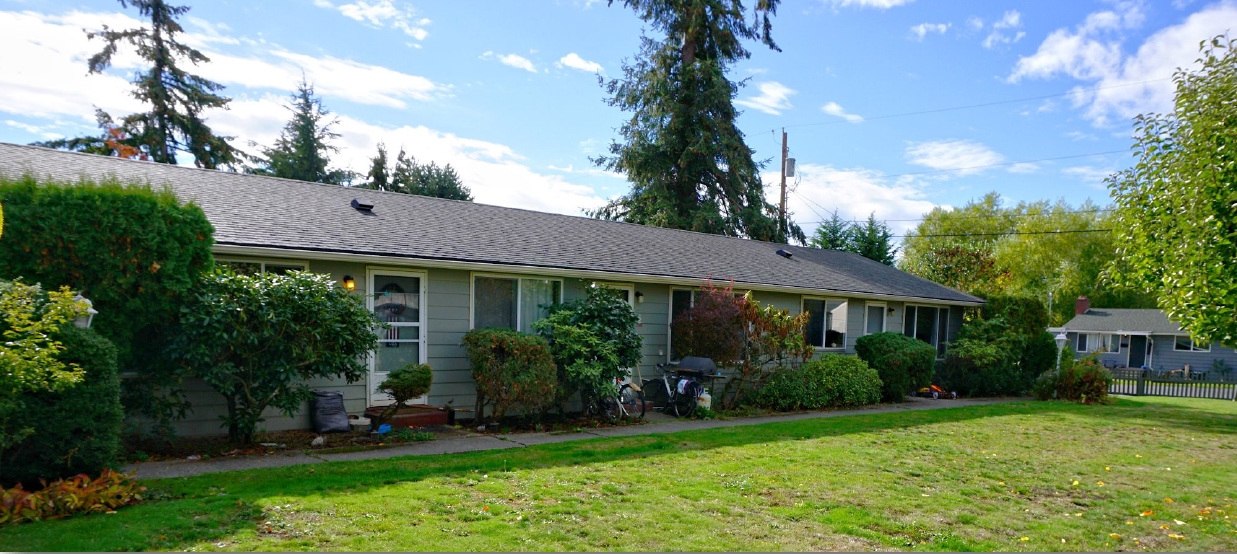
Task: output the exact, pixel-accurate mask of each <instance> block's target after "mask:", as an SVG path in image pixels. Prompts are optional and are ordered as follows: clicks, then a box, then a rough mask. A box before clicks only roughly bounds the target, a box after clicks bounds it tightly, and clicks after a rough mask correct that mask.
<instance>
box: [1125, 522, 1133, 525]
mask: <svg viewBox="0 0 1237 554" xmlns="http://www.w3.org/2000/svg"><path fill="white" fill-rule="evenodd" d="M1125 524H1126V525H1133V524H1134V522H1133V521H1127V522H1125Z"/></svg>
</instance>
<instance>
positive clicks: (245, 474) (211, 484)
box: [0, 398, 1237, 550]
mask: <svg viewBox="0 0 1237 554" xmlns="http://www.w3.org/2000/svg"><path fill="white" fill-rule="evenodd" d="M1225 411H1227V410H1225ZM1045 412H1052V413H1060V414H1061V415H1082V416H1086V417H1091V418H1096V419H1099V420H1111V421H1112V422H1113V423H1117V422H1121V423H1125V424H1128V423H1130V422H1135V424H1138V425H1147V426H1156V427H1164V428H1173V429H1180V430H1183V431H1185V430H1188V431H1192V432H1206V433H1226V434H1227V433H1234V432H1237V409H1235V410H1234V412H1235V413H1217V412H1209V411H1205V410H1202V409H1199V408H1194V407H1191V406H1182V405H1170V404H1158V403H1154V402H1151V403H1147V402H1143V401H1135V400H1129V399H1120V398H1119V399H1117V400H1116V402H1115V403H1114V404H1112V405H1109V406H1080V405H1076V404H1068V403H1055V402H1054V403H1045V402H1026V403H1021V402H1019V403H1009V404H992V405H985V406H970V407H963V408H957V409H948V410H924V411H907V412H892V413H881V414H871V415H856V416H848V417H839V418H824V419H809V420H800V421H790V422H776V423H766V424H760V425H751V426H741V427H730V428H717V429H709V430H703V431H685V432H680V433H673V434H664V435H642V436H634V437H623V438H598V439H593V440H587V441H579V442H569V443H558V444H546V445H539V446H532V447H527V448H521V449H518V450H501V451H487V452H471V453H462V454H447V455H438V456H415V457H403V458H390V459H385V460H368V461H358V462H332V463H325V464H316V465H311V466H292V467H283V468H271V469H261V470H250V471H241V472H235V473H223V474H213V475H202V476H196V477H190V478H184V479H171V480H163V481H155V482H151V483H149V486H151V487H152V490H157V491H162V492H164V493H166V494H169V495H171V496H172V497H173V498H175V499H174V500H165V501H159V502H152V503H149V504H146V505H141V506H135V507H131V508H126V509H124V510H122V516H121V517H117V516H112V515H94V516H86V517H77V518H72V519H69V520H64V521H54V522H38V523H33V524H27V525H21V526H18V527H16V528H13V527H10V528H8V529H4V530H0V550H12V549H18V550H21V549H31V548H34V549H39V550H45V549H52V550H55V549H66V550H67V549H73V550H79V549H89V550H117V549H121V550H143V549H172V550H176V549H184V548H187V547H189V546H192V545H194V544H195V543H199V542H212V543H213V542H216V541H219V540H223V539H226V538H227V537H229V536H231V535H233V534H235V533H237V532H239V531H242V530H244V529H250V530H254V529H260V528H261V524H262V521H261V519H262V511H261V509H260V508H259V506H260V505H263V504H266V503H269V500H267V499H269V498H272V497H278V498H281V499H282V498H288V497H306V496H321V495H330V494H334V493H345V494H358V493H364V492H366V491H368V490H371V489H376V488H380V487H384V486H388V485H394V484H398V483H404V482H416V481H421V480H424V479H428V478H444V477H446V478H450V477H459V476H464V475H468V474H472V473H474V472H481V473H497V472H500V471H511V470H534V469H543V468H552V467H558V466H570V465H580V464H593V463H604V462H610V461H616V460H630V459H640V458H652V457H656V456H662V455H666V454H676V453H680V452H684V451H690V450H707V449H714V448H726V447H736V446H745V445H752V444H760V443H775V442H779V441H787V440H801V439H807V438H821V437H836V436H844V435H849V434H854V433H866V432H879V431H885V430H898V429H907V428H912V427H918V426H923V425H932V424H937V423H956V422H961V421H969V420H975V419H983V418H990V417H1003V416H1020V415H1034V414H1042V413H1045ZM118 527H122V528H121V529H118ZM92 538H93V539H94V540H93V541H92V540H91V539H92Z"/></svg>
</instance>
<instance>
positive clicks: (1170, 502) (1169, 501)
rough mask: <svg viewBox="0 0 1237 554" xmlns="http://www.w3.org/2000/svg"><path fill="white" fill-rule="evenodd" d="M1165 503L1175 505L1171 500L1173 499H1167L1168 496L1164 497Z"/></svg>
mask: <svg viewBox="0 0 1237 554" xmlns="http://www.w3.org/2000/svg"><path fill="white" fill-rule="evenodd" d="M1164 501H1165V502H1167V503H1169V504H1172V503H1173V499H1171V498H1169V497H1167V496H1165V497H1164Z"/></svg>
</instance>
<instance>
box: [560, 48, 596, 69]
mask: <svg viewBox="0 0 1237 554" xmlns="http://www.w3.org/2000/svg"><path fill="white" fill-rule="evenodd" d="M558 65H559V66H560V67H570V68H572V69H579V70H580V71H587V72H589V73H602V74H605V72H606V68H604V67H602V66H601V64H599V63H597V62H590V61H588V60H586V59H584V58H581V57H580V55H579V54H576V53H575V52H572V53H570V54H567V55H566V56H563V57H562V58H561V59H559V60H558Z"/></svg>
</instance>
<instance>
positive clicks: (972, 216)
mask: <svg viewBox="0 0 1237 554" xmlns="http://www.w3.org/2000/svg"><path fill="white" fill-rule="evenodd" d="M805 199H806V198H805ZM818 205H819V204H818ZM809 207H810V206H809ZM1113 209H1114V208H1100V209H1095V210H1062V211H1053V210H1049V211H1044V212H1038V213H1026V214H1015V213H1010V214H957V213H954V212H946V213H947V214H949V215H947V216H946V217H948V218H950V219H1000V218H1006V217H1046V216H1052V215H1059V214H1095V213H1104V212H1111V211H1113ZM812 211H814V212H815V210H812ZM817 215H819V213H818V214H817ZM929 219H932V218H929V217H916V218H912V219H882V220H881V221H884V222H886V223H888V222H891V221H896V222H908V221H927V220H929ZM825 221H831V220H823V219H822V220H820V221H803V222H801V223H803V224H808V225H811V224H813V223H824V222H825ZM865 221H867V220H866V219H843V220H842V222H843V223H863V222H865Z"/></svg>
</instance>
